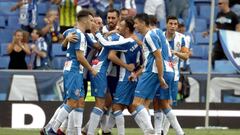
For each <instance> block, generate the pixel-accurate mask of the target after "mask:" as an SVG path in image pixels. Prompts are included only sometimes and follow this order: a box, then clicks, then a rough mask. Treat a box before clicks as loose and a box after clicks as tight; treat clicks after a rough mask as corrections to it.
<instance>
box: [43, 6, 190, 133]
mask: <svg viewBox="0 0 240 135" xmlns="http://www.w3.org/2000/svg"><path fill="white" fill-rule="evenodd" d="M107 22H108V25H106V26H104V27H103V28H102V31H107V32H108V33H107V34H105V36H103V33H101V32H99V28H98V27H97V25H96V23H94V18H93V15H92V14H91V12H89V11H87V10H82V11H80V12H79V13H78V14H77V24H76V26H75V28H72V29H68V30H67V31H65V32H64V34H63V35H64V37H65V40H64V41H63V49H64V50H66V51H67V57H68V60H67V61H66V63H65V66H64V72H63V76H64V90H65V91H66V92H65V94H66V96H65V99H66V101H65V102H64V103H63V105H61V106H60V107H59V108H58V109H57V110H56V112H55V114H54V116H53V117H52V119H51V120H50V122H49V123H48V124H47V125H46V126H45V128H44V132H45V133H46V134H48V135H56V134H60V133H58V132H57V131H58V128H59V127H60V126H61V124H63V123H67V125H68V126H67V130H66V133H67V134H68V135H74V134H77V135H81V134H87V135H94V132H95V129H96V128H97V127H98V125H99V122H100V121H101V128H102V129H103V132H110V131H111V128H112V127H113V126H114V125H115V124H116V126H117V129H118V134H119V135H124V134H125V127H124V125H125V124H124V116H123V113H122V112H123V110H124V109H125V108H127V109H128V111H129V112H130V113H131V114H132V116H133V118H134V120H135V121H136V123H137V124H138V126H139V127H140V128H141V129H142V131H143V133H144V134H145V135H151V134H163V133H164V134H166V133H167V130H168V128H169V125H170V124H171V126H172V127H173V128H174V129H175V130H176V133H177V135H183V134H184V132H183V130H182V128H181V127H180V125H179V123H178V121H177V118H176V116H175V114H174V113H173V111H172V109H171V100H172V99H175V98H176V91H178V89H177V80H178V76H179V75H178V74H179V73H178V67H179V66H178V61H179V58H182V59H187V58H188V51H187V45H186V44H185V42H184V36H183V35H182V34H180V33H177V32H176V28H177V25H178V20H177V18H176V17H168V19H167V31H166V32H164V33H163V32H162V31H161V30H160V29H158V28H157V27H156V25H157V21H156V18H155V17H154V16H148V15H146V14H138V15H136V16H135V17H134V18H129V17H126V18H124V17H122V18H121V19H119V11H117V10H110V11H108V14H107ZM168 25H169V27H168ZM86 30H90V31H91V34H86V33H85V32H86ZM135 30H136V31H137V32H139V33H140V34H141V35H143V36H144V38H143V41H140V40H139V39H138V38H137V36H136V35H135V34H134V32H135ZM87 46H89V47H90V48H92V49H93V50H94V51H93V52H94V54H95V57H94V58H93V60H92V62H91V65H90V64H89V62H88V60H87V58H86V57H85V54H86V50H87ZM90 52H91V51H90ZM116 65H118V66H119V67H118V66H116ZM83 68H86V69H87V70H88V71H89V72H90V81H91V94H92V96H94V97H95V99H96V100H95V107H94V108H93V109H92V112H91V114H90V119H89V122H88V123H87V125H85V126H84V128H82V119H83V109H84V96H85V91H84V88H83V78H84V77H83ZM116 77H117V79H114V78H116ZM113 80H114V81H115V82H116V80H118V82H117V83H116V86H115V87H114V86H111V85H110V86H109V84H113V83H111V82H112V81H113ZM114 81H113V82H114ZM108 88H110V89H108ZM113 89H115V91H113ZM107 93H110V94H107ZM106 95H108V96H106ZM109 95H110V96H109ZM109 97H110V98H109ZM111 99H112V100H113V101H111ZM153 99H154V100H153ZM152 100H153V105H154V125H155V129H154V128H153V126H152V123H151V116H150V114H149V108H148V107H149V104H150V102H151V101H152ZM109 103H112V105H111V104H109ZM110 108H112V109H110ZM109 111H110V112H111V113H106V112H109ZM108 114H109V115H108ZM67 118H68V120H67V121H66V119H67ZM162 123H166V124H165V125H163V124H162ZM164 126H166V127H167V128H165V129H166V130H165V129H164V128H163V127H164ZM164 130H165V132H163V131H164Z"/></svg>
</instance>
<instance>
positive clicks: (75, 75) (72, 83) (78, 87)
mask: <svg viewBox="0 0 240 135" xmlns="http://www.w3.org/2000/svg"><path fill="white" fill-rule="evenodd" d="M66 72H67V73H68V74H69V75H68V78H67V80H66V88H67V90H68V92H67V103H66V104H65V105H64V106H63V107H62V108H61V109H60V110H59V114H58V115H57V118H56V120H55V121H54V122H53V124H52V126H51V129H50V130H49V131H48V134H50V135H51V134H56V132H57V129H58V128H59V127H60V125H61V124H62V123H63V121H64V120H65V119H66V118H67V117H68V115H69V113H70V112H71V111H72V110H73V109H74V108H77V107H78V100H79V99H80V98H82V97H84V90H83V89H82V87H83V80H82V79H83V77H82V74H80V73H79V72H72V71H70V72H69V71H66Z"/></svg>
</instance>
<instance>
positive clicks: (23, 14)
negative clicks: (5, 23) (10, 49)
mask: <svg viewBox="0 0 240 135" xmlns="http://www.w3.org/2000/svg"><path fill="white" fill-rule="evenodd" d="M17 9H19V10H20V14H19V24H21V28H22V29H23V30H25V31H28V32H32V29H33V28H35V26H37V0H20V1H19V2H18V3H17V4H16V5H15V6H13V7H12V8H11V11H15V10H17Z"/></svg>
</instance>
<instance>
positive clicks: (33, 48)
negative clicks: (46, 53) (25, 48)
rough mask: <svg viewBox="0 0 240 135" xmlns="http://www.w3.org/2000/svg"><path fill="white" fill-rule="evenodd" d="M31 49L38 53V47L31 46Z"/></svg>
mask: <svg viewBox="0 0 240 135" xmlns="http://www.w3.org/2000/svg"><path fill="white" fill-rule="evenodd" d="M31 49H32V52H36V51H37V47H36V45H34V44H33V45H31Z"/></svg>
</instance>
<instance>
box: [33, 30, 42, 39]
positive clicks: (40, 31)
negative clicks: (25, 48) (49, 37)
mask: <svg viewBox="0 0 240 135" xmlns="http://www.w3.org/2000/svg"><path fill="white" fill-rule="evenodd" d="M34 30H36V34H37V35H38V36H39V37H41V36H43V33H42V30H41V29H39V28H36V29H33V31H34Z"/></svg>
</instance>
